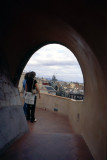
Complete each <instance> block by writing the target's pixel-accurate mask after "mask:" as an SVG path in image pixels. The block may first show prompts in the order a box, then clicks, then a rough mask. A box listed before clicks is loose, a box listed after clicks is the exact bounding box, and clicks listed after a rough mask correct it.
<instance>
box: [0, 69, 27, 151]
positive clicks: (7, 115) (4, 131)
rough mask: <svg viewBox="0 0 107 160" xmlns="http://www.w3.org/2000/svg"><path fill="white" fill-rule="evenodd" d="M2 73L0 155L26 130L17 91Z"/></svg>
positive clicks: (0, 84) (0, 76) (0, 74)
mask: <svg viewBox="0 0 107 160" xmlns="http://www.w3.org/2000/svg"><path fill="white" fill-rule="evenodd" d="M4 73H5V74H3V73H2V72H1V73H0V153H1V152H2V151H3V150H4V149H5V148H6V147H7V146H8V145H9V144H10V143H12V142H13V141H14V140H15V139H16V138H18V137H20V136H21V135H23V134H24V133H25V132H26V131H27V130H28V126H27V122H26V119H25V116H24V112H23V107H22V103H21V100H20V96H19V91H18V89H17V88H16V87H14V85H13V84H12V82H11V81H10V80H9V76H7V75H8V73H6V72H4Z"/></svg>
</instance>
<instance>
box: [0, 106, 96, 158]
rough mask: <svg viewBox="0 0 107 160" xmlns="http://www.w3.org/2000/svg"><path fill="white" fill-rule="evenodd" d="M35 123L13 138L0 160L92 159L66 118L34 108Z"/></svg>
mask: <svg viewBox="0 0 107 160" xmlns="http://www.w3.org/2000/svg"><path fill="white" fill-rule="evenodd" d="M36 118H37V119H38V120H37V122H35V123H30V122H29V121H28V126H29V131H28V132H27V133H26V134H25V135H24V136H22V137H21V138H20V139H18V140H17V141H15V142H14V143H13V144H12V145H11V146H10V147H9V148H8V149H7V150H6V151H5V152H4V153H3V154H2V155H1V156H0V160H10V159H12V160H93V157H92V155H91V153H90V152H89V149H88V147H87V145H86V144H85V142H84V140H83V138H82V137H81V136H80V135H77V134H74V133H73V131H72V128H71V126H70V123H69V120H68V118H67V117H65V116H63V115H60V114H58V113H57V112H50V111H47V110H44V109H36Z"/></svg>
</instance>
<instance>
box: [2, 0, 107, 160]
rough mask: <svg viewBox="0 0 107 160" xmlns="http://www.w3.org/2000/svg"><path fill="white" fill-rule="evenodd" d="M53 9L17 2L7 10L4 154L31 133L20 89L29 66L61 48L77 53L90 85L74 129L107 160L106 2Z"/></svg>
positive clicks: (4, 20)
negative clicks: (49, 49)
mask: <svg viewBox="0 0 107 160" xmlns="http://www.w3.org/2000/svg"><path fill="white" fill-rule="evenodd" d="M19 2H20V1H19ZM52 4H53V5H52ZM52 4H49V3H48V5H47V3H45V4H44V3H43V5H41V4H39V3H36V2H35V3H31V2H26V3H25V1H22V4H21V3H17V4H16V3H15V2H14V3H7V4H3V5H1V6H2V8H1V10H0V12H1V13H2V14H1V15H2V16H1V24H2V25H1V31H0V34H1V37H0V75H1V76H0V115H1V116H0V140H2V143H1V146H0V150H2V149H3V148H4V147H5V146H6V145H7V144H8V143H10V142H11V141H12V140H13V139H15V138H16V137H17V136H20V135H22V134H24V132H26V131H27V124H26V120H25V119H24V114H23V111H22V107H21V102H20V98H19V92H18V88H17V86H18V82H19V79H20V76H21V73H22V71H23V69H24V67H25V65H26V64H27V62H28V60H29V59H30V57H31V56H32V54H33V53H34V52H35V51H37V50H38V49H39V48H41V47H42V46H44V45H46V44H50V43H51V44H52V43H59V44H62V45H64V46H66V47H67V48H69V49H70V50H71V51H72V52H73V53H74V55H75V56H76V58H77V60H78V62H79V64H80V66H81V69H82V72H83V76H84V82H85V99H84V102H83V104H82V108H81V114H80V122H79V124H78V126H75V119H72V117H71V116H69V117H70V119H71V120H72V121H71V124H72V126H73V129H74V130H75V132H77V133H78V134H81V135H82V136H83V137H84V139H85V141H86V143H87V145H88V147H89V149H90V151H91V153H92V155H93V156H94V158H95V159H96V160H100V159H102V160H105V159H106V123H105V122H106V120H107V119H106V117H107V116H106V115H107V113H106V106H107V102H106V98H105V95H106V94H107V89H106V88H107V87H106V83H105V82H106V80H107V76H106V75H107V74H106V73H107V70H106V68H107V64H106V59H107V54H106V48H105V39H106V37H105V31H106V20H105V18H106V15H107V14H106V12H107V10H106V3H105V1H102V2H101V1H99V3H91V2H90V3H89V1H82V3H81V2H79V4H78V5H77V4H75V2H72V1H71V3H62V2H61V3H59V2H58V3H57V5H56V4H54V3H52ZM48 6H49V8H48ZM90 11H91V12H90ZM98 37H99V38H98ZM12 115H13V116H12ZM15 119H17V121H16V120H15ZM21 119H23V123H22V121H21ZM2 120H4V123H5V129H4V125H3V124H2V123H1V122H2ZM8 125H9V126H10V128H11V132H9V127H8ZM23 126H24V127H23ZM7 132H8V136H7V138H6V134H7ZM99 150H100V152H99Z"/></svg>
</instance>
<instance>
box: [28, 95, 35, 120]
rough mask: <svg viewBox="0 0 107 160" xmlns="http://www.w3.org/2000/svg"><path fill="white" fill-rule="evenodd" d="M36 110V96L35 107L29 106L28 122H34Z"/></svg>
mask: <svg viewBox="0 0 107 160" xmlns="http://www.w3.org/2000/svg"><path fill="white" fill-rule="evenodd" d="M35 108H36V96H35V99H34V104H33V105H31V104H27V120H31V121H32V122H33V121H34V120H35Z"/></svg>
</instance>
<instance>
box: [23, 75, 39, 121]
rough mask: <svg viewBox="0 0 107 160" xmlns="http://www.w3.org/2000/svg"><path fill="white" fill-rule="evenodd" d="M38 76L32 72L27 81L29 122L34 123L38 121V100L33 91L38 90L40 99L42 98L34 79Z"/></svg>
mask: <svg viewBox="0 0 107 160" xmlns="http://www.w3.org/2000/svg"><path fill="white" fill-rule="evenodd" d="M35 76H36V73H35V72H30V73H29V77H28V78H27V81H26V103H27V116H26V118H27V120H30V121H31V122H32V123H33V122H36V121H37V119H35V106H36V99H37V95H36V94H35V93H34V94H33V93H32V89H36V90H37V92H38V94H39V98H40V90H39V87H38V84H37V81H36V80H35V79H34V78H35ZM27 98H28V99H27Z"/></svg>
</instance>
